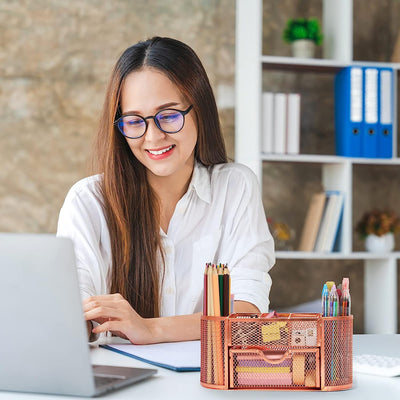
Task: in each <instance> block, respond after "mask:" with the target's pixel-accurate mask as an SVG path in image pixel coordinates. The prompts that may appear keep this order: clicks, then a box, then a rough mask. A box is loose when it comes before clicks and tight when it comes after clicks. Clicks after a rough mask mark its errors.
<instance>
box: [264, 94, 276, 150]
mask: <svg viewBox="0 0 400 400" xmlns="http://www.w3.org/2000/svg"><path fill="white" fill-rule="evenodd" d="M273 110H274V94H273V93H271V92H264V93H263V94H262V130H263V135H262V151H263V153H267V154H268V153H272V146H273V140H274V137H273V133H274V117H273Z"/></svg>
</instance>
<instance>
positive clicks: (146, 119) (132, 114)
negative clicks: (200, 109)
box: [114, 105, 193, 139]
mask: <svg viewBox="0 0 400 400" xmlns="http://www.w3.org/2000/svg"><path fill="white" fill-rule="evenodd" d="M192 108H193V105H190V106H189V107H188V108H187V109H186V110H183V111H182V110H178V109H176V108H165V109H163V110H160V111H158V112H157V113H156V114H154V115H149V116H148V117H142V116H141V115H139V114H134V113H128V114H124V115H122V116H121V117H119V118H118V119H116V120H115V121H114V125H115V126H116V127H117V128H118V130H119V131H120V132H121V133H122V135H123V136H125V137H127V138H128V139H139V138H141V137H143V136H144V135H145V134H146V132H147V128H148V127H149V122H148V120H149V119H152V120H153V121H154V123H155V124H156V126H157V128H158V129H159V130H160V131H161V132H164V133H167V134H173V133H178V132H180V131H181V130H182V129H183V127H184V126H185V115H186V114H188V113H189V112H190V110H191V109H192ZM164 111H176V112H178V113H179V114H181V115H182V117H183V122H182V127H181V128H180V129H178V130H177V131H173V132H167V131H165V130H164V129H162V128H161V126H160V123H159V121H158V119H157V115H158V114H160V113H162V112H164ZM125 117H139V118H141V119H142V120H143V121H144V123H145V125H146V128H145V130H144V132H143V133H142V134H141V135H140V136H135V137H132V136H128V135H125V133H124V131H123V129H121V127H120V125H119V122H120V121H121V120H122V118H125Z"/></svg>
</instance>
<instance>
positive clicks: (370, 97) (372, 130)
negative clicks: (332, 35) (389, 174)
mask: <svg viewBox="0 0 400 400" xmlns="http://www.w3.org/2000/svg"><path fill="white" fill-rule="evenodd" d="M363 70H364V101H363V103H364V107H363V108H364V113H363V115H364V122H363V129H362V132H361V157H367V158H376V157H378V101H379V100H378V97H379V96H378V73H379V70H378V68H376V67H364V68H363Z"/></svg>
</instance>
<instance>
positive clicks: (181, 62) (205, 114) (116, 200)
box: [94, 37, 227, 317]
mask: <svg viewBox="0 0 400 400" xmlns="http://www.w3.org/2000/svg"><path fill="white" fill-rule="evenodd" d="M146 66H147V67H152V68H156V69H158V70H159V71H161V72H163V73H164V74H165V75H166V76H167V77H168V78H169V79H170V80H171V81H172V82H173V83H174V84H175V85H176V86H177V87H178V89H179V90H180V91H181V93H182V94H183V95H184V96H185V97H186V99H187V100H188V102H189V104H192V105H193V110H194V112H195V115H196V117H197V127H198V139H197V144H196V147H195V158H196V160H197V161H199V162H200V163H202V164H204V165H206V166H211V165H214V164H218V163H224V162H227V157H226V150H225V145H224V141H223V138H222V134H221V128H220V123H219V118H218V111H217V106H216V103H215V98H214V95H213V92H212V89H211V85H210V83H209V80H208V77H207V74H206V72H205V70H204V67H203V66H202V64H201V61H200V60H199V58H198V57H197V55H196V53H195V52H194V51H193V50H192V49H191V48H190V47H189V46H187V45H186V44H184V43H182V42H180V41H178V40H175V39H171V38H161V37H154V38H152V39H149V40H147V41H143V42H139V43H137V44H135V45H134V46H132V47H129V48H128V49H126V50H125V51H124V52H123V54H122V55H121V57H120V58H119V60H118V61H117V63H116V65H115V67H114V69H113V72H112V75H111V79H110V81H109V84H108V88H107V92H106V98H105V102H104V106H103V112H102V116H101V120H100V127H99V131H98V135H97V142H96V147H95V154H94V156H95V162H96V164H97V165H98V170H97V172H100V173H102V179H101V180H100V182H99V190H100V194H101V200H102V204H103V208H104V213H105V215H106V220H107V224H108V229H109V234H110V241H111V252H112V274H111V277H110V279H111V293H117V292H118V293H121V294H122V296H124V297H125V298H126V299H127V300H128V301H129V303H130V304H131V305H132V307H133V308H134V309H135V310H136V311H137V312H138V313H139V314H140V315H141V316H142V317H157V316H159V315H160V287H161V284H162V277H163V272H164V270H163V265H164V259H163V251H162V246H161V238H160V207H159V203H158V200H157V197H156V195H155V193H154V192H153V190H152V189H151V187H150V185H149V184H148V181H147V175H146V168H145V167H144V166H143V165H142V164H141V163H140V162H139V161H138V160H137V159H136V157H135V156H134V155H133V153H132V151H131V150H130V148H129V145H128V144H127V142H126V140H125V138H124V137H123V136H122V135H121V133H120V132H119V131H118V130H117V128H116V127H115V126H114V125H113V122H114V121H115V119H117V118H118V117H119V116H120V106H119V102H120V94H121V88H122V86H123V84H124V81H125V79H126V77H127V76H128V75H129V74H130V73H131V72H133V71H137V70H139V69H141V68H143V67H146Z"/></svg>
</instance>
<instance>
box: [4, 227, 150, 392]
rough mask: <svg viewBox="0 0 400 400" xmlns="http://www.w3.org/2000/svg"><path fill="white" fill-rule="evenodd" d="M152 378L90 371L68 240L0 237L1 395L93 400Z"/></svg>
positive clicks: (141, 372) (144, 373)
mask: <svg viewBox="0 0 400 400" xmlns="http://www.w3.org/2000/svg"><path fill="white" fill-rule="evenodd" d="M155 372H156V370H154V369H145V368H143V369H142V368H124V367H112V366H92V365H91V363H90V349H89V346H88V343H87V332H86V324H85V321H84V318H83V311H82V304H81V298H80V294H79V287H78V280H77V273H76V268H75V256H74V251H73V245H72V242H71V241H70V240H69V239H66V238H56V237H55V236H54V235H45V234H12V233H0V390H7V391H18V392H34V393H53V394H65V395H79V396H88V397H91V396H97V395H99V394H102V393H105V392H108V391H110V390H113V389H117V388H120V387H123V386H126V385H129V384H131V383H133V382H137V381H140V380H142V379H144V378H148V377H150V376H151V375H153V374H154V373H155Z"/></svg>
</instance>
